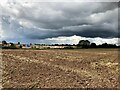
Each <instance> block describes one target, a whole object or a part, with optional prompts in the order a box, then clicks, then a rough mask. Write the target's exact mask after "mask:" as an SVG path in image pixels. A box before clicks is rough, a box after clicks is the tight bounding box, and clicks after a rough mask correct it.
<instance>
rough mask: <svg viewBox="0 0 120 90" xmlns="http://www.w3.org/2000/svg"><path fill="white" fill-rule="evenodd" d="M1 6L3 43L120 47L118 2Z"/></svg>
mask: <svg viewBox="0 0 120 90" xmlns="http://www.w3.org/2000/svg"><path fill="white" fill-rule="evenodd" d="M0 6H1V8H0V11H1V13H0V17H1V20H0V21H1V22H0V27H1V29H0V40H7V41H8V42H18V41H20V42H22V43H46V44H55V43H60V44H66V43H67V44H77V43H78V42H79V40H90V41H91V42H95V43H97V44H101V43H105V42H107V43H111V44H118V38H119V37H120V36H118V5H117V2H26V3H25V2H22V3H20V2H13V3H12V2H6V3H1V5H0Z"/></svg>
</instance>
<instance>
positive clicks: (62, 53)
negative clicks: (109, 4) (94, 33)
mask: <svg viewBox="0 0 120 90" xmlns="http://www.w3.org/2000/svg"><path fill="white" fill-rule="evenodd" d="M0 56H1V57H2V65H3V67H2V71H3V73H2V87H4V88H118V86H119V83H118V75H119V71H118V70H119V68H118V49H80V50H2V53H1V54H0Z"/></svg>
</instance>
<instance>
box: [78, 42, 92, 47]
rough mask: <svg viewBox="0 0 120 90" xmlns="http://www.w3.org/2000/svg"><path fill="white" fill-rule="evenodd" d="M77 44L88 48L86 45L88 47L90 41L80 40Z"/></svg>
mask: <svg viewBox="0 0 120 90" xmlns="http://www.w3.org/2000/svg"><path fill="white" fill-rule="evenodd" d="M77 46H78V47H82V48H88V47H90V41H88V40H80V41H79V43H78V45H77Z"/></svg>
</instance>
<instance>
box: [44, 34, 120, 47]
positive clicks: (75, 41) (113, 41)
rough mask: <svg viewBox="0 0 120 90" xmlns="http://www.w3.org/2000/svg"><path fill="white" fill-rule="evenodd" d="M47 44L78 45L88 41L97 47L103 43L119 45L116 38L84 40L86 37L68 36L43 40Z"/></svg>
mask: <svg viewBox="0 0 120 90" xmlns="http://www.w3.org/2000/svg"><path fill="white" fill-rule="evenodd" d="M45 40H46V41H48V42H52V44H56V43H59V44H66V42H67V44H78V42H79V41H80V40H89V41H90V42H91V43H96V44H97V45H99V44H103V43H108V44H117V45H119V44H120V43H119V42H118V38H108V39H105V38H100V37H96V38H86V37H81V36H76V35H74V36H70V37H64V36H63V37H62V36H61V37H57V38H48V39H45Z"/></svg>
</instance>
